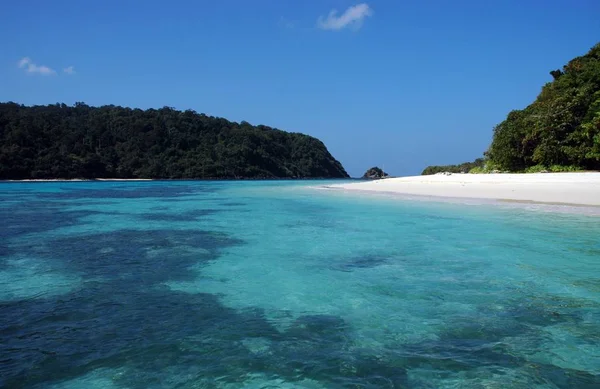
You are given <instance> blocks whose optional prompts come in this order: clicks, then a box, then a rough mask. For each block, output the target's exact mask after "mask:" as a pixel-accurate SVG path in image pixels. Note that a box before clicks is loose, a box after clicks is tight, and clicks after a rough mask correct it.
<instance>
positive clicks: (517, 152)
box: [423, 43, 600, 174]
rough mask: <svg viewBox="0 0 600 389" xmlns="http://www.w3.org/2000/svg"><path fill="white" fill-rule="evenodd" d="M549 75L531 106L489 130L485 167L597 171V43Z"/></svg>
mask: <svg viewBox="0 0 600 389" xmlns="http://www.w3.org/2000/svg"><path fill="white" fill-rule="evenodd" d="M550 74H551V75H552V77H553V81H551V82H548V83H547V84H546V85H544V87H543V88H542V91H541V93H540V94H539V95H538V97H537V99H536V100H535V101H534V102H533V103H532V104H531V105H529V106H528V107H526V108H525V109H523V110H514V111H512V112H510V113H509V114H508V116H507V118H506V119H505V120H504V121H503V122H502V123H500V124H498V125H497V126H496V127H495V128H494V135H493V139H492V143H491V145H490V147H489V149H488V151H487V152H486V153H485V158H486V160H485V166H486V168H487V169H488V170H489V169H499V170H502V171H514V172H536V171H542V170H548V171H575V170H600V43H599V44H597V45H595V46H594V47H593V48H592V49H591V50H590V51H589V52H588V53H587V54H586V55H583V56H581V57H577V58H574V59H573V60H571V61H569V63H568V64H567V65H565V66H564V67H563V68H562V70H553V71H551V72H550ZM459 166H462V165H459ZM434 168H436V167H428V168H427V169H425V170H424V171H423V174H426V172H428V174H431V173H429V172H432V171H433V170H434Z"/></svg>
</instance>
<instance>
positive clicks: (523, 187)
mask: <svg viewBox="0 0 600 389" xmlns="http://www.w3.org/2000/svg"><path fill="white" fill-rule="evenodd" d="M328 188H335V189H343V190H348V191H362V192H379V193H392V194H403V195H417V196H435V197H450V198H465V199H485V200H498V201H511V202H532V203H544V204H552V205H580V206H600V173H537V174H452V175H432V176H414V177H399V178H388V179H385V180H375V181H367V182H358V183H346V184H333V185H329V186H328Z"/></svg>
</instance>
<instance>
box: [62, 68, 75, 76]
mask: <svg viewBox="0 0 600 389" xmlns="http://www.w3.org/2000/svg"><path fill="white" fill-rule="evenodd" d="M63 72H65V74H75V67H74V66H68V67H66V68H64V69H63Z"/></svg>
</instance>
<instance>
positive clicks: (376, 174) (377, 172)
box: [362, 166, 389, 180]
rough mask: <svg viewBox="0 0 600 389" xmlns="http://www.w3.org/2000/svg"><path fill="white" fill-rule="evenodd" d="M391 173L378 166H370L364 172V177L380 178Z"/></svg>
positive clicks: (369, 178) (370, 178) (368, 178)
mask: <svg viewBox="0 0 600 389" xmlns="http://www.w3.org/2000/svg"><path fill="white" fill-rule="evenodd" d="M388 176H389V174H387V173H386V172H384V171H383V170H381V169H380V168H378V167H377V166H375V167H372V168H370V169H369V170H367V171H366V172H365V174H363V176H362V178H364V179H367V180H379V179H381V178H386V177H388Z"/></svg>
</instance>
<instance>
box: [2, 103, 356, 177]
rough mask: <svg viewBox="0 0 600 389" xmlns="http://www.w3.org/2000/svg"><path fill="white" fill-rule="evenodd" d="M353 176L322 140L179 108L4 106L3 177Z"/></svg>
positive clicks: (78, 105) (7, 104)
mask: <svg viewBox="0 0 600 389" xmlns="http://www.w3.org/2000/svg"><path fill="white" fill-rule="evenodd" d="M106 177H111V178H345V177H348V174H347V173H346V171H345V170H344V168H343V167H342V165H341V164H340V163H339V162H338V161H337V160H336V159H335V158H333V157H332V156H331V154H330V153H329V152H328V151H327V148H326V147H325V145H324V144H323V143H322V142H321V141H320V140H318V139H316V138H313V137H311V136H308V135H303V134H299V133H288V132H284V131H280V130H277V129H273V128H270V127H266V126H252V125H250V124H249V123H246V122H241V123H239V124H238V123H234V122H230V121H228V120H225V119H222V118H216V117H211V116H206V115H204V114H198V113H196V112H194V111H191V110H188V111H177V110H175V109H172V108H168V107H165V108H161V109H148V110H141V109H130V108H123V107H118V106H113V105H109V106H102V107H90V106H88V105H85V104H83V103H77V104H75V106H67V105H65V104H55V105H48V106H33V107H27V106H23V105H19V104H15V103H1V104H0V179H27V178H38V179H43V178H106Z"/></svg>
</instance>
